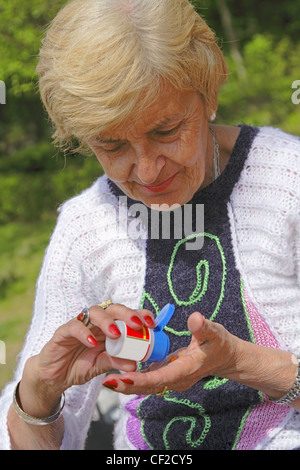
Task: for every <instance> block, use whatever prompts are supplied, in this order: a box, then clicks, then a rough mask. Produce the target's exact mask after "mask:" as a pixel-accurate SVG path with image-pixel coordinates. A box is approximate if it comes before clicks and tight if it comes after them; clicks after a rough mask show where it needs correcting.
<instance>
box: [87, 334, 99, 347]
mask: <svg viewBox="0 0 300 470" xmlns="http://www.w3.org/2000/svg"><path fill="white" fill-rule="evenodd" d="M87 340H88V342H89V343H90V344H92V345H93V346H98V344H99V343H98V341H97V340H96V339H95V338H94V336H92V335H90V336H89V337H88V339H87Z"/></svg>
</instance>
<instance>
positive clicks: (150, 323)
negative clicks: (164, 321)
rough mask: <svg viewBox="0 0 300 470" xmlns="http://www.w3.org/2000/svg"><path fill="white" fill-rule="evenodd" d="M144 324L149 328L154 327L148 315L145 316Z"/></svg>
mask: <svg viewBox="0 0 300 470" xmlns="http://www.w3.org/2000/svg"><path fill="white" fill-rule="evenodd" d="M145 322H146V323H147V324H148V325H149V326H154V325H155V323H154V320H153V319H152V318H151V317H150V315H146V316H145Z"/></svg>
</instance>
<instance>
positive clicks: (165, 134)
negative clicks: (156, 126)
mask: <svg viewBox="0 0 300 470" xmlns="http://www.w3.org/2000/svg"><path fill="white" fill-rule="evenodd" d="M180 127H181V123H180V124H178V126H175V127H172V129H167V130H165V131H164V130H159V131H157V132H156V133H157V135H159V136H162V137H164V136H168V135H173V134H175V133H176V132H177V131H178V130H179V129H180Z"/></svg>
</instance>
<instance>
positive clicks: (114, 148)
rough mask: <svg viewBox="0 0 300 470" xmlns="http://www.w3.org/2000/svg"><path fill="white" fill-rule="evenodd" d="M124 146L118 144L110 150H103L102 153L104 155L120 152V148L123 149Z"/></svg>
mask: <svg viewBox="0 0 300 470" xmlns="http://www.w3.org/2000/svg"><path fill="white" fill-rule="evenodd" d="M123 145H124V144H119V145H117V146H116V147H112V148H104V151H105V152H106V153H117V152H118V151H119V150H121V148H122V147H123Z"/></svg>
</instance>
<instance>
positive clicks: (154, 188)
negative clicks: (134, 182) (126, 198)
mask: <svg viewBox="0 0 300 470" xmlns="http://www.w3.org/2000/svg"><path fill="white" fill-rule="evenodd" d="M175 176H176V175H173V176H171V178H168V179H167V180H165V181H163V182H162V183H160V184H154V185H145V184H140V183H138V185H139V186H141V187H142V188H143V189H146V191H149V192H150V193H161V192H162V191H165V190H166V189H167V188H168V187H169V186H170V185H171V184H172V182H173V180H174V178H175Z"/></svg>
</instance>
